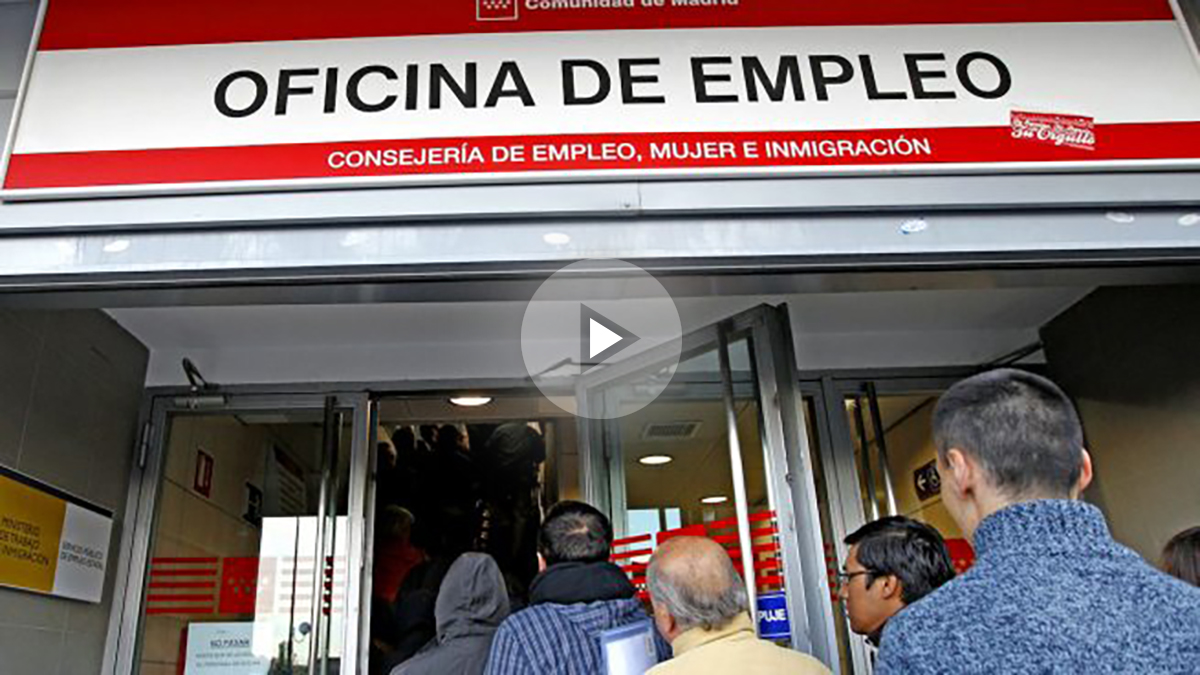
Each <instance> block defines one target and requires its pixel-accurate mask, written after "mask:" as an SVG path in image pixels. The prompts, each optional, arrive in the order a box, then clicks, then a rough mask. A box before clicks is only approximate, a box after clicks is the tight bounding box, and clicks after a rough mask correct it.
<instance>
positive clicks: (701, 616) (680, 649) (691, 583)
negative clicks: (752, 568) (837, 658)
mask: <svg viewBox="0 0 1200 675" xmlns="http://www.w3.org/2000/svg"><path fill="white" fill-rule="evenodd" d="M646 578H647V584H648V586H649V589H650V600H651V601H652V602H653V604H654V623H655V624H656V625H657V626H658V630H659V632H660V633H662V635H663V637H665V638H666V639H667V641H668V642H670V643H671V649H672V651H674V653H675V658H673V659H671V660H670V661H667V662H665V663H660V664H659V665H657V666H655V667H654V668H651V669H650V671H649V672H648V675H674V674H675V673H679V674H683V673H688V674H689V675H694V674H699V675H705V674H706V673H713V674H714V675H716V674H719V675H728V674H729V673H738V675H768V674H771V675H774V674H776V673H788V674H789V675H828V673H829V669H828V668H826V667H825V666H823V665H822V664H821V662H820V661H817V660H816V659H814V658H813V657H811V656H808V655H807V654H801V653H800V652H796V651H792V650H790V649H784V648H783V647H780V646H778V645H776V644H774V643H772V642H768V641H766V640H762V639H759V638H758V637H757V636H756V635H755V634H754V624H753V623H752V622H751V620H750V612H749V607H748V605H749V602H748V600H747V598H746V586H745V584H743V583H742V579H741V577H740V576H738V573H737V570H735V569H734V568H733V561H731V560H730V559H729V554H728V553H726V552H725V549H724V548H723V547H722V546H721V545H720V544H718V543H716V542H715V541H713V540H711V539H705V538H703V537H677V538H674V539H670V540H668V541H667V542H665V543H664V544H663V545H662V546H659V547H658V550H657V551H655V552H654V556H653V557H652V558H651V559H650V569H649V571H647V573H646Z"/></svg>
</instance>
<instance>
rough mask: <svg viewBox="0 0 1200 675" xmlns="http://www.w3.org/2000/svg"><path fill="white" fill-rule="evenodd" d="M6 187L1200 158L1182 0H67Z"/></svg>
mask: <svg viewBox="0 0 1200 675" xmlns="http://www.w3.org/2000/svg"><path fill="white" fill-rule="evenodd" d="M46 7H47V10H46V13H45V16H44V21H43V23H42V29H41V32H40V35H39V36H38V38H37V43H36V44H37V49H36V53H35V57H34V60H33V64H32V69H31V73H30V77H29V78H28V79H27V82H26V83H25V86H24V88H23V98H22V103H21V106H20V110H19V117H18V123H17V125H16V127H15V130H16V131H15V137H14V138H13V141H12V156H11V159H10V161H9V164H8V171H7V175H6V176H5V179H4V188H5V190H6V192H5V195H6V196H7V197H9V198H33V197H40V196H71V195H93V194H103V193H143V192H152V191H220V190H231V189H239V190H264V189H272V188H297V187H305V188H307V187H349V186H369V185H404V184H413V183H430V182H458V183H461V182H483V181H533V180H583V179H612V178H655V177H708V176H761V175H781V174H798V173H800V174H802V173H822V174H828V173H843V172H858V171H880V170H887V171H897V170H919V171H925V172H928V171H964V170H970V171H979V170H987V171H996V170H1026V169H1034V170H1046V169H1052V170H1067V169H1089V170H1095V169H1106V168H1118V167H1120V168H1133V167H1169V166H1174V167H1180V166H1194V165H1196V164H1197V162H1196V160H1197V158H1200V72H1198V70H1197V64H1196V60H1195V58H1194V56H1193V53H1192V51H1191V48H1190V43H1189V40H1188V39H1187V38H1186V37H1185V32H1184V31H1185V29H1184V28H1183V27H1182V25H1181V23H1180V21H1179V20H1178V19H1177V17H1176V15H1175V12H1174V11H1173V8H1172V6H1171V4H1170V3H1169V2H1168V1H1167V0H1095V1H1093V2H1088V3H1080V2H1078V1H1077V0H1007V1H1006V2H1002V3H997V2H964V1H963V0H859V1H857V2H853V1H847V2H813V1H810V0H520V1H519V2H518V1H517V0H434V1H432V2H415V1H403V2H402V1H400V0H344V1H343V2H336V3H331V2H327V1H326V0H255V1H254V2H246V1H245V0H210V1H206V2H194V1H192V0H157V1H156V2H152V3H150V2H143V1H140V0H110V1H108V2H103V3H100V2H94V1H91V0H49V2H48V3H47V4H46Z"/></svg>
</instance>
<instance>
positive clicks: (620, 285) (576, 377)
mask: <svg viewBox="0 0 1200 675" xmlns="http://www.w3.org/2000/svg"><path fill="white" fill-rule="evenodd" d="M682 344H683V340H682V329H681V322H680V320H679V311H678V309H676V307H675V302H674V301H673V300H672V299H671V296H670V294H668V293H667V290H666V289H665V288H663V285H662V284H661V283H659V281H658V280H657V279H655V278H654V276H653V275H651V274H649V273H648V272H646V271H645V270H643V269H641V268H640V267H638V266H637V265H633V264H631V263H628V262H625V261H624V260H613V259H596V260H584V261H581V262H577V263H572V264H570V265H567V266H566V267H564V268H562V269H561V270H559V271H557V272H555V273H554V274H553V275H551V276H550V278H549V279H547V280H546V281H545V282H543V283H542V285H541V286H539V287H538V289H537V292H535V293H534V295H533V298H532V299H530V301H529V304H528V305H527V306H526V308H525V315H524V318H523V320H522V323H521V355H522V357H523V358H524V361H525V369H526V371H527V372H528V374H529V376H530V378H531V379H532V381H533V383H534V384H535V385H537V387H538V389H540V390H541V392H542V393H543V394H544V395H545V396H546V398H547V399H548V400H550V401H551V402H553V403H554V404H555V405H557V406H558V407H560V408H562V409H563V410H566V411H567V412H570V413H572V414H575V415H579V416H582V417H590V418H594V419H612V418H616V417H623V416H625V415H629V414H631V413H633V412H636V411H637V410H640V409H641V408H644V407H645V406H647V405H649V404H650V403H652V402H653V401H654V400H655V399H656V398H657V397H658V396H659V395H660V394H661V393H662V392H663V391H665V390H666V388H667V386H668V385H669V384H670V383H671V380H672V378H673V377H674V375H675V370H676V369H677V368H678V366H679V354H680V350H681V348H682ZM581 404H582V405H581Z"/></svg>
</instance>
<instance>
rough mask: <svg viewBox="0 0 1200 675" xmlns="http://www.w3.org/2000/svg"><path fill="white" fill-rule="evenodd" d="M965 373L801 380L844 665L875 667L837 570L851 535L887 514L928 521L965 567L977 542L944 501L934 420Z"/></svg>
mask: <svg viewBox="0 0 1200 675" xmlns="http://www.w3.org/2000/svg"><path fill="white" fill-rule="evenodd" d="M963 374H970V371H964V372H963V373H959V372H957V371H949V372H947V373H945V374H938V373H929V374H920V375H919V374H915V373H914V374H904V375H901V374H896V375H890V374H880V375H878V376H870V375H864V376H848V375H844V376H841V377H834V376H825V377H822V378H820V379H819V380H807V381H803V382H801V384H800V390H801V393H802V403H801V407H802V410H803V411H804V414H805V416H806V418H808V419H809V420H810V421H811V423H812V424H811V426H810V430H811V431H812V432H813V438H812V444H813V445H814V447H817V448H819V451H818V452H817V456H818V458H819V460H820V462H819V470H818V471H817V473H816V474H815V475H816V478H817V481H816V482H817V491H818V497H819V503H820V506H821V515H822V524H821V527H822V529H823V531H824V533H825V536H824V540H825V542H826V547H827V550H826V555H827V559H828V574H829V590H830V593H831V600H832V602H833V604H834V606H835V608H836V609H837V612H836V615H837V617H838V620H837V622H836V624H835V626H834V628H835V632H836V636H837V644H838V651H839V660H840V662H841V668H842V672H846V673H851V672H852V673H859V674H861V675H867V674H869V673H870V672H872V661H873V652H874V649H873V648H872V647H870V646H868V645H867V643H866V641H865V639H864V638H863V637H861V636H856V635H854V634H853V633H852V632H851V631H850V628H849V624H848V622H847V620H846V618H845V608H844V607H843V603H842V599H841V598H840V597H839V596H838V593H837V590H838V589H837V586H836V581H835V574H836V572H837V570H838V569H839V567H840V566H841V565H842V564H843V563H844V562H845V560H846V555H847V552H848V551H847V549H848V547H847V546H846V545H845V544H844V539H845V537H846V536H847V535H848V534H849V533H851V532H853V531H855V530H857V529H858V528H859V527H861V526H862V525H863V524H864V523H866V522H868V521H871V520H875V519H877V518H880V517H883V516H888V515H903V516H908V517H910V518H915V519H917V520H921V521H924V522H926V523H928V524H930V525H932V526H934V527H935V528H937V529H938V530H939V531H940V532H941V533H942V535H943V536H944V537H945V538H946V543H947V545H948V547H949V549H950V553H951V558H952V559H953V561H954V565H955V567H956V569H957V570H958V571H959V572H962V571H965V570H966V569H967V568H968V567H969V566H970V565H971V563H972V562H973V558H974V555H973V553H972V550H971V547H970V546H969V545H968V544H967V542H966V540H965V539H963V538H962V535H961V533H960V532H959V530H958V527H957V525H955V524H954V522H953V520H952V519H951V518H950V517H949V514H948V513H947V512H946V510H945V507H944V506H943V505H942V503H941V494H940V484H939V477H938V475H937V468H936V458H937V454H936V451H935V449H934V445H933V439H932V433H931V422H932V413H933V408H934V405H935V404H936V402H937V398H938V396H940V394H941V392H942V391H944V390H945V389H946V388H947V387H949V386H950V385H951V384H952V383H953V382H954V381H956V380H957V379H958V378H959V377H961V376H962V375H963Z"/></svg>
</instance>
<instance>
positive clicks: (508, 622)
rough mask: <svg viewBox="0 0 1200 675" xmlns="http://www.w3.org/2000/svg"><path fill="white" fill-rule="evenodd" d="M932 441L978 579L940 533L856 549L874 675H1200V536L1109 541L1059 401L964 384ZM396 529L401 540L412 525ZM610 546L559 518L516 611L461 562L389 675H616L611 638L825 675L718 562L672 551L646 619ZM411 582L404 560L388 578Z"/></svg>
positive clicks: (600, 534)
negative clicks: (635, 637) (1087, 496)
mask: <svg viewBox="0 0 1200 675" xmlns="http://www.w3.org/2000/svg"><path fill="white" fill-rule="evenodd" d="M510 431H511V430H510ZM933 435H934V442H935V446H936V448H937V462H938V468H939V472H940V474H941V478H942V496H943V500H944V503H945V506H946V509H947V510H948V512H949V513H950V515H951V517H952V518H953V519H954V520H955V522H956V523H957V524H958V525H959V527H960V528H961V529H962V531H963V532H964V533H965V535H966V537H967V538H968V539H969V540H970V541H971V542H972V543H973V545H974V548H975V551H976V561H975V564H974V565H973V566H972V568H971V569H970V570H968V571H967V572H966V573H964V574H962V575H959V576H957V577H956V576H955V573H954V568H953V565H952V564H951V559H950V555H949V551H948V550H947V547H946V544H945V542H944V540H943V539H942V536H941V535H940V534H939V533H938V532H937V530H936V529H934V528H933V527H931V526H929V525H927V524H924V523H920V522H918V521H915V520H912V519H910V518H905V517H899V516H896V517H888V518H883V519H880V520H877V521H875V522H871V523H868V524H866V525H864V526H863V527H861V528H859V529H858V530H856V531H855V532H853V533H851V534H850V535H849V536H847V537H846V539H845V544H846V545H847V546H848V547H849V549H848V553H847V556H846V560H845V562H844V564H843V566H842V570H841V572H840V574H839V581H840V587H839V594H840V598H841V599H842V601H843V604H844V608H845V611H846V614H847V618H848V620H849V625H850V627H851V629H852V630H853V631H854V632H855V633H858V634H860V635H863V636H864V637H865V638H866V640H867V641H868V642H869V643H870V644H872V645H874V646H875V647H877V648H878V651H877V660H876V672H878V673H881V674H884V675H889V674H909V673H960V672H963V673H984V672H986V673H1200V588H1198V587H1197V584H1198V579H1197V577H1198V576H1200V528H1192V529H1190V530H1187V531H1184V532H1181V533H1180V534H1179V535H1178V536H1176V537H1174V538H1173V539H1172V540H1171V541H1170V543H1169V544H1168V545H1167V547H1166V549H1165V550H1164V552H1163V559H1162V565H1161V566H1162V569H1161V570H1160V569H1156V568H1154V567H1152V566H1151V565H1149V564H1148V563H1146V562H1145V561H1144V560H1143V559H1142V558H1141V557H1140V556H1138V555H1137V554H1136V553H1134V552H1133V551H1131V550H1130V549H1128V548H1126V547H1124V546H1122V545H1121V544H1119V543H1117V542H1116V541H1114V539H1113V538H1112V536H1111V534H1110V533H1109V531H1108V527H1107V524H1106V523H1105V520H1104V517H1103V515H1102V514H1101V512H1100V511H1099V509H1097V508H1096V507H1094V506H1092V505H1090V504H1088V503H1086V502H1084V501H1082V500H1081V499H1080V497H1081V495H1082V493H1083V491H1084V489H1085V488H1086V487H1087V486H1088V484H1089V482H1090V481H1091V479H1092V475H1093V467H1092V463H1091V459H1090V457H1089V455H1088V453H1087V451H1086V449H1085V448H1084V443H1083V431H1082V427H1081V425H1080V421H1079V416H1078V413H1077V412H1076V410H1075V408H1074V405H1073V404H1072V403H1071V401H1070V400H1069V399H1068V398H1067V396H1066V394H1065V393H1063V392H1062V390H1060V389H1059V388H1058V387H1057V386H1056V385H1055V384H1054V383H1053V382H1051V381H1049V380H1048V379H1046V378H1043V377H1040V376H1038V375H1034V374H1030V373H1027V372H1024V371H1019V370H1013V369H1001V370H995V371H991V372H988V373H983V374H981V375H977V376H975V377H972V378H968V379H966V380H964V381H962V382H960V383H958V384H956V385H955V386H954V387H952V388H951V389H950V390H948V391H947V392H946V393H945V394H944V395H943V396H942V397H941V399H940V400H939V402H938V404H937V406H936V408H935V410H934V415H933ZM392 517H398V518H399V522H398V523H397V522H392V521H389V524H391V525H394V526H395V531H396V532H398V533H399V534H403V531H404V529H405V528H404V525H405V523H406V522H408V521H407V520H406V519H405V518H404V516H403V515H402V514H396V513H395V512H392ZM410 524H411V523H410ZM612 542H613V531H612V526H611V524H610V522H609V521H608V519H607V518H606V517H605V515H604V514H603V513H602V512H600V511H599V510H597V509H595V508H593V507H591V506H589V505H587V504H583V503H579V502H562V503H559V504H557V505H554V506H553V507H551V508H550V509H548V510H547V512H546V514H545V516H544V518H542V519H541V523H540V526H539V527H538V531H537V541H536V550H537V557H536V560H537V569H538V571H537V574H536V576H534V577H533V579H532V581H531V583H530V585H529V587H528V592H527V594H525V596H524V597H522V598H520V599H519V600H517V599H515V598H513V597H512V593H511V591H512V586H511V584H510V583H509V582H508V581H506V579H505V576H504V574H503V573H502V569H501V567H502V566H501V565H499V564H498V563H497V560H495V559H494V558H493V557H491V556H489V555H487V554H484V553H472V552H467V553H462V554H461V555H459V556H458V557H457V558H456V559H455V560H454V561H453V563H452V564H451V565H449V569H448V571H447V572H446V573H445V575H444V577H445V581H444V582H443V583H442V584H441V585H440V590H438V592H437V593H436V599H435V601H434V603H433V615H434V623H435V624H436V630H435V631H434V634H433V635H432V636H431V638H430V640H429V641H428V642H427V643H426V644H425V645H424V646H423V647H422V648H420V649H419V650H418V651H417V652H416V653H415V656H412V657H411V659H409V660H407V661H405V662H403V663H398V664H397V665H395V666H394V668H392V669H390V670H389V671H385V672H387V673H388V675H417V674H424V673H469V674H470V673H473V674H481V673H486V674H487V675H508V674H516V675H521V674H525V673H531V674H532V673H539V674H541V673H548V674H562V675H590V674H594V673H605V672H606V668H609V667H611V664H608V665H606V656H605V653H604V651H603V644H604V642H603V637H604V636H605V635H607V634H608V633H609V632H611V631H613V630H614V629H620V628H622V627H628V626H632V625H635V624H647V625H652V626H653V629H652V630H649V629H648V630H649V632H648V633H647V636H648V637H647V641H646V649H647V650H648V651H649V652H652V653H651V654H650V655H649V656H650V657H651V658H650V661H651V662H652V663H657V664H658V665H655V666H653V667H652V668H650V669H649V670H648V671H647V672H649V673H651V674H652V675H674V674H676V673H699V674H701V675H703V674H706V673H713V674H717V673H720V674H722V675H724V674H726V673H739V674H745V675H768V674H773V673H781V674H782V673H790V674H797V675H808V674H812V675H819V674H823V673H829V672H830V671H829V669H828V668H827V667H826V666H825V665H824V664H822V663H820V662H819V661H817V660H816V659H814V658H813V657H811V656H808V655H806V654H802V653H800V652H798V651H794V650H791V649H787V648H784V647H780V646H778V645H776V644H775V643H773V642H770V641H767V640H763V639H760V638H759V637H757V636H756V634H755V626H754V622H753V618H752V614H751V608H750V607H749V601H748V593H747V590H746V585H745V583H744V582H743V580H742V578H741V577H740V576H739V574H738V571H737V569H736V568H735V566H734V564H733V562H732V560H731V559H730V557H729V555H728V553H727V551H726V549H725V548H724V547H723V546H722V545H721V544H718V543H716V542H715V541H713V540H711V539H707V538H702V537H677V538H673V539H670V540H668V541H666V542H664V543H662V544H661V545H659V546H658V548H657V549H656V550H655V551H654V553H653V555H652V557H651V559H650V562H649V565H648V568H647V570H646V582H647V590H648V593H649V605H648V606H646V605H644V604H643V602H642V601H641V600H639V599H638V597H637V591H636V589H635V588H634V586H633V584H632V583H631V582H630V580H629V579H628V577H627V576H626V575H625V574H624V573H623V572H622V571H621V569H620V568H618V567H617V566H616V565H614V564H613V563H612V562H610V556H611V550H612ZM396 550H397V551H402V550H403V547H397V549H396ZM407 565H409V561H408V558H404V557H403V555H401V560H400V561H398V562H396V563H395V564H394V565H393V568H403V567H405V566H407ZM418 567H419V565H418ZM416 569H417V567H412V568H411V569H410V570H409V572H408V575H410V576H411V575H412V574H413V573H414V572H415V571H416ZM400 593H401V594H403V589H401V591H400ZM523 602H527V606H525V607H524V608H520V606H521V603H523ZM610 672H611V671H610ZM639 672H641V671H639Z"/></svg>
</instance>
